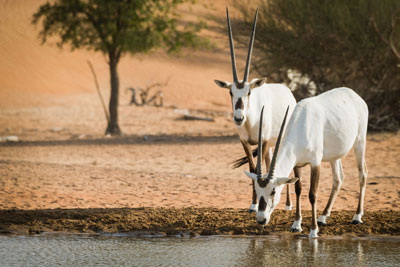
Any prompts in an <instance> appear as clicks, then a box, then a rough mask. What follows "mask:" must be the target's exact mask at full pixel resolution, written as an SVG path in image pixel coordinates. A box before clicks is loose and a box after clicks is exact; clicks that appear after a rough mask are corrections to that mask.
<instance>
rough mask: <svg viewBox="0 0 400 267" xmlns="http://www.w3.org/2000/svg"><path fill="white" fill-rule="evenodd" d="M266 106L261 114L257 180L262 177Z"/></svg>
mask: <svg viewBox="0 0 400 267" xmlns="http://www.w3.org/2000/svg"><path fill="white" fill-rule="evenodd" d="M263 115H264V106H263V107H262V109H261V114H260V128H259V129H258V151H257V155H258V156H257V179H260V178H261V177H262V161H261V158H262V126H263Z"/></svg>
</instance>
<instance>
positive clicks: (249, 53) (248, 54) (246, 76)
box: [243, 8, 258, 82]
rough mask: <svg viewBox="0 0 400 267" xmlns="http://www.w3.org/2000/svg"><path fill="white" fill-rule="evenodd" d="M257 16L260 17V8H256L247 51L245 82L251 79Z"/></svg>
mask: <svg viewBox="0 0 400 267" xmlns="http://www.w3.org/2000/svg"><path fill="white" fill-rule="evenodd" d="M257 17H258V8H257V10H256V15H255V16H254V23H253V31H252V32H251V37H250V43H249V51H248V53H247V61H246V68H245V69H244V76H243V82H247V81H248V79H249V73H250V63H251V54H252V52H253V44H254V37H255V35H256V24H257Z"/></svg>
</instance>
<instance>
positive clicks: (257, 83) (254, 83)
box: [250, 77, 267, 89]
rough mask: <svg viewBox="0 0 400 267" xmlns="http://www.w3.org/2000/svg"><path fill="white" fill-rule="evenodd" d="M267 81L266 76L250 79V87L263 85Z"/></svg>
mask: <svg viewBox="0 0 400 267" xmlns="http://www.w3.org/2000/svg"><path fill="white" fill-rule="evenodd" d="M266 82H267V78H266V77H264V78H260V79H254V80H252V81H251V83H250V89H253V88H256V87H260V86H261V85H263V84H264V83H266Z"/></svg>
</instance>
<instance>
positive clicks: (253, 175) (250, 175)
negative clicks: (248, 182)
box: [244, 171, 257, 181]
mask: <svg viewBox="0 0 400 267" xmlns="http://www.w3.org/2000/svg"><path fill="white" fill-rule="evenodd" d="M244 173H245V174H246V175H247V176H249V177H250V178H251V179H253V180H254V181H257V174H255V173H252V172H248V171H244Z"/></svg>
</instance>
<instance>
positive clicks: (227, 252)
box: [0, 235, 400, 267]
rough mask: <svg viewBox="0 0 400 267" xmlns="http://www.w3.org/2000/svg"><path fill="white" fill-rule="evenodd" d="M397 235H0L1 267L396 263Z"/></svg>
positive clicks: (399, 241)
mask: <svg viewBox="0 0 400 267" xmlns="http://www.w3.org/2000/svg"><path fill="white" fill-rule="evenodd" d="M399 245H400V239H386V240H361V239H360V240H355V239H352V240H344V239H308V238H307V237H293V236H291V235H288V236H260V237H216V236H214V237H198V238H134V237H129V236H118V237H112V236H111V237H109V236H108V237H104V236H79V235H64V236H54V235H48V236H46V235H41V236H11V237H9V236H0V259H1V261H0V265H5V266H9V265H44V266H46V265H47V266H48V265H99V264H100V265H129V266H176V265H181V266H293V265H296V266H299V265H300V266H321V265H323V266H324V267H325V266H398V263H399V262H400V246H399Z"/></svg>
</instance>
